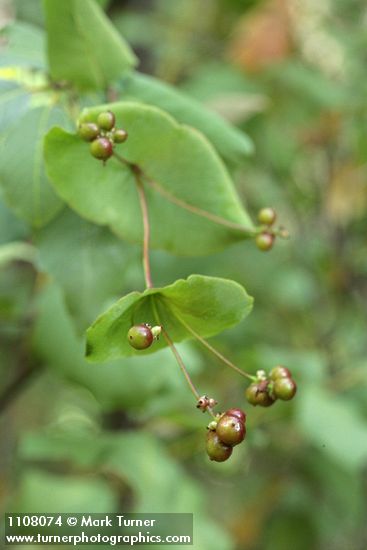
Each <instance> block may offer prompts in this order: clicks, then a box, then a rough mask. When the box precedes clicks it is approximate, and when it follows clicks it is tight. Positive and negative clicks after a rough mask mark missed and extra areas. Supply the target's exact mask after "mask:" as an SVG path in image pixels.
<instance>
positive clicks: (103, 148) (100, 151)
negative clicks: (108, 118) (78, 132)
mask: <svg viewBox="0 0 367 550" xmlns="http://www.w3.org/2000/svg"><path fill="white" fill-rule="evenodd" d="M90 152H91V154H92V155H93V156H94V157H95V158H96V159H99V160H107V159H109V158H110V156H111V155H112V154H113V148H112V143H111V142H110V140H109V139H107V138H105V137H99V138H97V139H95V140H94V141H92V143H91V144H90Z"/></svg>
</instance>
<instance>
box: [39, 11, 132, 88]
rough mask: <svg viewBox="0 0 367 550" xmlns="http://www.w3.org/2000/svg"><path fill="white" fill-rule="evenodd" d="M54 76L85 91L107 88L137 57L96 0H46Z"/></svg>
mask: <svg viewBox="0 0 367 550" xmlns="http://www.w3.org/2000/svg"><path fill="white" fill-rule="evenodd" d="M44 8H45V15H46V29H47V52H48V60H49V66H50V72H51V76H52V78H53V79H54V80H67V81H69V82H71V83H72V84H74V85H75V86H76V87H77V88H79V89H82V90H87V89H103V88H106V86H107V85H108V84H109V83H110V82H111V81H112V80H115V79H117V78H118V77H119V76H121V74H122V73H123V72H124V71H126V70H127V69H129V68H130V67H132V66H133V65H135V62H136V58H135V56H134V54H133V53H132V51H131V50H130V48H129V46H128V44H127V43H126V42H125V41H124V39H123V38H122V36H121V35H120V34H119V33H118V32H117V30H116V29H115V28H114V26H113V25H112V24H111V22H110V21H109V19H108V17H107V16H106V15H105V13H104V12H103V10H102V9H101V8H100V6H99V5H98V4H97V3H96V2H95V1H94V0H83V1H82V2H81V1H80V0H62V1H61V2H60V1H55V0H44Z"/></svg>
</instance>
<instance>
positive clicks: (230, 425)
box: [216, 413, 246, 447]
mask: <svg viewBox="0 0 367 550" xmlns="http://www.w3.org/2000/svg"><path fill="white" fill-rule="evenodd" d="M216 432H217V435H218V437H219V439H220V440H221V441H222V443H224V444H225V445H229V446H231V447H234V445H238V444H239V443H241V441H243V440H244V439H245V435H246V428H245V424H244V422H242V421H241V420H239V419H238V418H236V417H235V416H230V415H228V414H227V413H226V414H224V415H223V416H222V418H221V419H220V420H219V421H218V424H217V428H216Z"/></svg>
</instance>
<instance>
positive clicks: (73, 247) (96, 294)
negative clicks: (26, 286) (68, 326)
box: [35, 209, 136, 331]
mask: <svg viewBox="0 0 367 550" xmlns="http://www.w3.org/2000/svg"><path fill="white" fill-rule="evenodd" d="M61 237H62V238H61ZM35 244H36V245H37V247H38V249H39V263H38V265H39V268H40V270H41V271H45V272H46V273H48V274H50V275H52V276H53V277H54V279H55V280H56V281H57V283H59V284H60V286H61V287H62V289H63V292H64V296H65V299H66V303H67V305H68V307H69V309H70V311H71V313H72V315H73V319H74V321H76V322H77V325H78V327H79V328H80V329H81V330H82V331H84V330H85V329H86V328H87V326H88V325H89V324H90V323H91V322H92V321H93V319H94V318H95V317H96V315H98V314H99V313H100V312H101V311H102V310H103V309H104V308H106V307H107V305H108V302H109V303H111V302H112V301H114V300H115V299H116V298H117V297H118V296H120V295H121V290H122V288H123V281H124V277H125V273H126V272H127V271H128V270H129V269H131V264H132V261H133V260H135V259H136V258H135V250H133V251H132V250H131V247H127V246H126V245H125V244H124V243H123V242H121V240H119V239H118V238H117V237H115V236H114V235H112V234H111V232H110V231H109V230H108V229H106V228H104V227H99V226H97V225H94V224H91V223H88V222H86V221H85V220H83V219H82V218H80V217H79V216H76V215H75V214H74V213H73V212H72V211H71V210H68V209H65V210H64V211H63V212H61V214H60V215H59V216H57V218H56V219H55V220H52V222H51V223H50V224H48V225H47V227H45V228H43V229H41V230H40V231H38V232H37V234H36V236H35ZM132 252H133V253H132ZM134 263H135V262H134Z"/></svg>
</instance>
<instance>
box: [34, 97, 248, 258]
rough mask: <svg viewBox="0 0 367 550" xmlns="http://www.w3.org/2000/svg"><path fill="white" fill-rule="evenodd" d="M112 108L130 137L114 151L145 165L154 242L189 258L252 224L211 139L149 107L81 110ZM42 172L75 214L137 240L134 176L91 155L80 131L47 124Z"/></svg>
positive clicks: (92, 114)
mask: <svg viewBox="0 0 367 550" xmlns="http://www.w3.org/2000/svg"><path fill="white" fill-rule="evenodd" d="M106 108H109V109H111V110H112V111H113V112H114V113H115V114H116V118H117V126H118V127H123V128H125V129H126V130H127V131H128V133H129V138H128V140H127V141H126V143H125V144H123V145H121V146H118V147H117V149H116V150H117V151H118V153H119V154H121V155H123V157H124V158H125V159H126V160H127V161H129V162H130V163H134V164H137V165H138V166H139V167H140V168H141V170H142V171H143V174H144V177H143V183H144V186H145V193H146V196H147V200H148V210H149V219H150V224H151V242H150V245H151V247H153V248H161V249H165V250H168V251H170V252H173V253H176V254H182V255H188V256H195V255H201V254H210V253H211V252H214V251H217V250H220V249H221V248H223V247H224V246H226V245H228V244H230V243H232V242H235V241H238V240H241V239H244V238H246V237H248V235H249V233H250V232H251V230H252V228H253V225H252V223H251V220H250V218H249V216H248V214H247V213H246V211H245V210H244V209H243V207H242V205H241V203H240V201H239V199H238V196H237V194H236V191H235V189H234V186H233V184H232V182H231V179H230V177H229V175H228V173H227V171H226V169H225V167H224V165H223V163H222V162H221V160H220V158H219V157H218V155H217V154H216V152H215V150H214V149H213V147H212V146H211V145H210V143H209V142H208V141H207V140H206V139H205V138H204V136H202V135H201V134H200V133H199V132H197V131H195V130H194V129H192V128H189V127H187V126H182V125H180V124H177V122H176V121H175V120H174V119H172V118H171V117H170V116H169V115H167V114H166V113H164V112H163V111H161V110H159V109H156V108H155V107H151V106H147V105H142V104H139V103H129V102H124V103H114V104H110V105H104V106H100V107H98V108H95V109H89V110H85V111H84V113H83V116H82V119H83V120H95V119H96V117H97V115H98V113H99V112H100V111H101V110H105V109H106ZM45 158H46V165H47V170H48V174H49V176H50V179H51V181H52V182H53V184H54V186H55V189H56V190H57V192H58V194H59V195H60V196H61V197H62V198H63V199H64V200H65V201H66V202H67V203H68V204H69V205H70V206H71V208H73V209H74V210H76V211H77V212H78V213H79V214H80V215H81V216H83V217H85V218H87V219H89V220H91V221H93V222H95V223H98V224H106V225H109V226H110V227H111V229H112V230H113V231H114V232H115V233H117V234H118V235H120V236H121V237H122V238H125V239H127V240H129V241H132V242H139V243H140V242H141V241H142V236H143V229H142V217H141V213H140V205H139V198H138V191H137V185H136V179H135V178H136V176H135V175H134V173H133V171H132V170H131V168H130V167H129V166H127V165H126V164H124V163H121V162H119V161H118V160H117V159H116V158H114V157H113V158H111V159H110V160H109V161H108V162H107V163H106V165H103V163H101V162H99V161H96V160H95V159H94V158H93V157H92V156H91V155H90V153H89V150H88V145H87V144H86V143H85V142H83V141H82V140H81V139H80V138H79V136H77V135H73V134H69V133H66V132H64V131H62V130H61V129H59V128H54V129H52V130H51V131H50V132H49V134H48V135H47V136H46V143H45Z"/></svg>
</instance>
